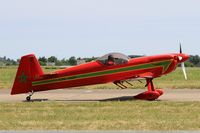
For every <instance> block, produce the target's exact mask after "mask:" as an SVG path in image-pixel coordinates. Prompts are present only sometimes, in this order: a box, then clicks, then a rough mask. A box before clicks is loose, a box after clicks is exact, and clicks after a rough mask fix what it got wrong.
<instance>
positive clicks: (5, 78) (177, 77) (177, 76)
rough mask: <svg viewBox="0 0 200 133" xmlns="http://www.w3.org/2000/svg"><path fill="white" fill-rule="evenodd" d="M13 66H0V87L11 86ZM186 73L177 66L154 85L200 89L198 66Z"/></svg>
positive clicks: (99, 86) (97, 87)
mask: <svg viewBox="0 0 200 133" xmlns="http://www.w3.org/2000/svg"><path fill="white" fill-rule="evenodd" d="M16 69H17V68H15V67H10V68H9V67H8V68H0V89H9V88H11V87H12V84H13V81H14V78H15V74H16ZM44 70H45V72H51V71H54V70H55V69H44ZM186 71H187V74H188V80H187V81H186V80H184V77H183V73H182V70H181V68H177V70H176V71H175V72H172V73H170V74H168V75H167V76H162V77H160V78H156V79H154V83H155V86H156V87H157V88H172V89H176V88H179V89H180V88H191V89H193V88H197V89H200V82H199V79H200V68H196V67H194V68H186ZM143 82H144V83H143V84H141V83H139V82H137V81H136V82H132V83H133V84H134V86H133V87H130V88H144V86H145V81H143ZM83 88H89V89H104V88H110V89H114V88H117V87H116V86H115V85H113V84H103V85H93V86H87V87H83Z"/></svg>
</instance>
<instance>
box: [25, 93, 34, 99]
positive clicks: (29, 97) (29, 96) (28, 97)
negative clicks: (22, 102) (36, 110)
mask: <svg viewBox="0 0 200 133" xmlns="http://www.w3.org/2000/svg"><path fill="white" fill-rule="evenodd" d="M33 94H34V91H31V92H30V95H28V96H27V97H26V101H30V100H31V96H32V95H33Z"/></svg>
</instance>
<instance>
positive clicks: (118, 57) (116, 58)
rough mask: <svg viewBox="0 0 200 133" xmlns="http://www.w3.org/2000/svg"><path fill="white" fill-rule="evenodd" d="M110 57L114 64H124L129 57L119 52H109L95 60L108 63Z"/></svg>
mask: <svg viewBox="0 0 200 133" xmlns="http://www.w3.org/2000/svg"><path fill="white" fill-rule="evenodd" d="M110 58H111V59H112V61H113V64H115V65H119V64H126V63H128V61H129V59H130V58H129V57H128V56H126V55H124V54H121V53H109V54H106V55H104V56H102V57H100V58H99V59H97V61H99V62H101V63H102V64H104V65H108V62H109V60H110Z"/></svg>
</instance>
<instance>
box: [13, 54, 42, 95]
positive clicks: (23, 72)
mask: <svg viewBox="0 0 200 133" xmlns="http://www.w3.org/2000/svg"><path fill="white" fill-rule="evenodd" d="M43 74H44V73H43V70H42V68H41V66H40V64H39V62H38V60H37V59H36V57H35V55H33V54H30V55H26V56H23V57H22V58H21V60H20V64H19V67H18V70H17V74H16V77H15V81H14V84H13V87H12V91H11V95H15V94H21V93H28V92H31V91H32V90H31V87H32V81H33V80H34V79H35V78H37V77H39V76H40V75H43Z"/></svg>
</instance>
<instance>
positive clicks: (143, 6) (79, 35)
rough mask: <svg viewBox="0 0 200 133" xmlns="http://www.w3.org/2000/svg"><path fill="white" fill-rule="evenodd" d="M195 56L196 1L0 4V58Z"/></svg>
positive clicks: (28, 0) (199, 13)
mask: <svg viewBox="0 0 200 133" xmlns="http://www.w3.org/2000/svg"><path fill="white" fill-rule="evenodd" d="M180 42H181V43H182V47H183V52H184V53H187V54H192V55H195V54H198V55H200V1H199V0H0V57H2V56H7V57H9V58H12V59H18V58H20V57H21V56H23V55H26V54H30V53H34V54H36V56H38V57H39V56H46V57H49V56H51V55H54V56H57V57H58V58H60V59H62V58H69V57H71V56H76V57H92V56H102V55H104V54H106V53H109V52H121V53H124V54H127V55H132V54H133V55H155V54H164V53H174V52H178V51H179V43H180Z"/></svg>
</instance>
